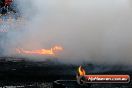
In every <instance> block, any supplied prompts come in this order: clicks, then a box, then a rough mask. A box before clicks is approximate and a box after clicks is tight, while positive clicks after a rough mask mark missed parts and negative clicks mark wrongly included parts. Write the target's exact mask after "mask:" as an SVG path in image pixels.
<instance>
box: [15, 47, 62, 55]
mask: <svg viewBox="0 0 132 88" xmlns="http://www.w3.org/2000/svg"><path fill="white" fill-rule="evenodd" d="M62 50H63V48H62V47H61V46H54V47H53V48H51V49H40V50H24V49H22V48H21V49H16V51H17V52H18V53H20V54H37V55H55V54H56V52H58V51H62Z"/></svg>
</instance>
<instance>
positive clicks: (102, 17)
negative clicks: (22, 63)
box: [4, 0, 132, 64]
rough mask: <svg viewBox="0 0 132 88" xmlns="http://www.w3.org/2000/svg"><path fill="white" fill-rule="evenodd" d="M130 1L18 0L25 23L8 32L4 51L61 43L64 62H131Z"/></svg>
mask: <svg viewBox="0 0 132 88" xmlns="http://www.w3.org/2000/svg"><path fill="white" fill-rule="evenodd" d="M131 4H132V2H131V0H18V1H17V5H18V8H19V9H20V11H21V13H22V15H23V17H25V18H27V19H26V23H25V24H24V26H23V27H19V28H18V29H22V30H21V31H17V32H9V33H8V34H7V38H6V41H7V42H8V44H7V45H6V47H4V51H6V53H5V52H4V53H5V54H6V55H14V54H15V53H14V52H13V53H12V49H14V48H18V47H20V48H24V49H28V50H31V49H41V48H50V47H52V46H54V45H61V46H63V47H64V51H63V52H60V53H59V54H58V56H57V58H58V59H59V60H60V61H63V62H70V63H79V62H97V63H110V64H111V63H114V64H115V63H125V64H132V30H131V28H132V25H131V23H132V6H131ZM4 40H5V39H4ZM7 52H8V53H7ZM42 58H45V57H41V59H42ZM36 59H38V60H39V57H37V58H36Z"/></svg>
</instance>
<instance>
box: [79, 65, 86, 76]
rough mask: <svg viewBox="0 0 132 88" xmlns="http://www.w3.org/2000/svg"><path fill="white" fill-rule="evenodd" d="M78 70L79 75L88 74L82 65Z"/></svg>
mask: <svg viewBox="0 0 132 88" xmlns="http://www.w3.org/2000/svg"><path fill="white" fill-rule="evenodd" d="M78 72H79V75H80V76H84V75H85V74H86V72H85V70H84V69H83V68H82V66H80V67H79V68H78Z"/></svg>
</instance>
